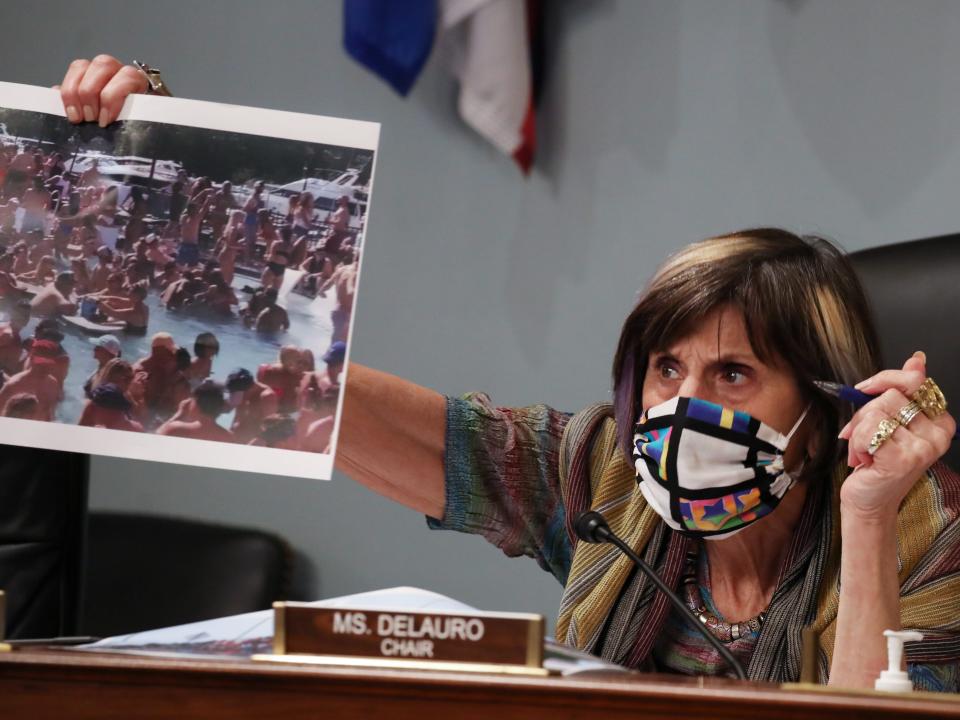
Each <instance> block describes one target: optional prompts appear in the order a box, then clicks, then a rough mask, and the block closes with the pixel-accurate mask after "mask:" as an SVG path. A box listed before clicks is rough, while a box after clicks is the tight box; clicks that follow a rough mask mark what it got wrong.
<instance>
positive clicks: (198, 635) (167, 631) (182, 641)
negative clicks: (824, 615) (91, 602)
mask: <svg viewBox="0 0 960 720" xmlns="http://www.w3.org/2000/svg"><path fill="white" fill-rule="evenodd" d="M309 604H310V605H313V606H314V607H344V608H352V609H357V610H360V609H362V610H413V611H425V610H451V611H462V612H474V611H475V610H476V608H473V607H471V606H470V605H466V604H464V603H462V602H459V601H458V600H454V599H453V598H449V597H447V596H446V595H441V594H440V593H435V592H431V591H429V590H422V589H420V588H415V587H395V588H386V589H384V590H372V591H370V592H364V593H357V594H355V595H343V596H341V597H335V598H330V599H328V600H317V601H315V602H312V603H309ZM257 638H269V639H272V638H273V610H259V611H257V612H252V613H244V614H243V615H230V616H229V617H223V618H214V619H213V620H201V621H200V622H195V623H189V624H187V625H175V626H173V627H168V628H160V629H159V630H145V631H142V632H136V633H131V634H129V635H117V636H115V637H111V638H105V639H103V640H100V641H99V642H95V643H91V644H89V645H82V646H80V648H79V649H81V650H126V649H133V648H136V649H143V648H145V647H147V646H150V647H154V648H156V649H157V650H161V649H162V646H182V645H189V644H201V643H202V644H207V643H218V642H220V643H241V642H244V641H249V640H253V639H257Z"/></svg>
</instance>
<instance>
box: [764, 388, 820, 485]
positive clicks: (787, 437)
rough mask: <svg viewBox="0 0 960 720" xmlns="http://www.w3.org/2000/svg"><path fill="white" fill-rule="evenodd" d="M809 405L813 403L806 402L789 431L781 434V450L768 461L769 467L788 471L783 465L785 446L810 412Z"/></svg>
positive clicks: (792, 474) (801, 467)
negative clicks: (771, 460)
mask: <svg viewBox="0 0 960 720" xmlns="http://www.w3.org/2000/svg"><path fill="white" fill-rule="evenodd" d="M811 407H813V403H812V402H811V403H808V404H807V407H806V408H804V410H803V412H802V413H800V417H799V418H797V421H796V422H795V423H794V424H793V427H792V428H790V432H788V433H787V434H786V435H784V436H783V438H784V440H785V442H784V443H783V451H782V452H781V453H780V454H779V455H777V457H776V459H775V460H774V461H773V462H772V463H770V467H772V468H775V469H777V470H780V471H781V472H789V471H788V470H787V469H786V468H785V467H784V466H783V453H784V452H786V451H787V446H788V445H789V444H790V440H791V438H793V435H794V433H795V432H797V428H799V427H800V423H802V422H803V420H804V418H806V417H807V413H808V412H810V408H811ZM805 462H806V461H804V463H805ZM802 469H803V464H801V465H800V470H802ZM800 470H797V473H799V472H800ZM790 475H791V477H794V479H796V478H795V475H794V473H790ZM792 485H793V483H791V486H792Z"/></svg>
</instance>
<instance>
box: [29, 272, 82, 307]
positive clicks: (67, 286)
mask: <svg viewBox="0 0 960 720" xmlns="http://www.w3.org/2000/svg"><path fill="white" fill-rule="evenodd" d="M75 285H76V282H75V281H74V278H73V273H71V272H62V273H60V274H59V275H57V279H56V280H55V281H54V282H53V284H52V285H48V286H47V287H45V288H44V289H43V290H41V291H40V292H38V293H37V294H36V296H35V297H34V298H33V300H32V301H31V303H30V307H31V308H32V309H33V314H34V315H35V316H37V317H56V316H58V315H76V314H77V303H76V301H74V300H72V299H71V297H72V295H73V289H74V287H75Z"/></svg>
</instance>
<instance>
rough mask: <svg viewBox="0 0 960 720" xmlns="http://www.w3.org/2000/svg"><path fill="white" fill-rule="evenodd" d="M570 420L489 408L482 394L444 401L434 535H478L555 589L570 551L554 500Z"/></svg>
mask: <svg viewBox="0 0 960 720" xmlns="http://www.w3.org/2000/svg"><path fill="white" fill-rule="evenodd" d="M570 417H571V416H570V414H569V413H563V412H559V411H557V410H554V409H552V408H549V407H547V406H546V405H533V406H531V407H525V408H498V407H494V406H493V404H492V403H491V401H490V398H489V397H487V396H486V395H484V394H482V393H471V394H468V395H464V396H463V397H461V398H453V397H448V398H447V430H446V451H445V458H444V467H445V472H446V507H445V510H444V517H443V519H442V520H439V519H437V518H430V517H428V518H427V524H428V525H429V527H431V528H433V529H444V530H459V531H460V532H467V533H476V534H479V535H483V537H485V538H486V539H487V540H488V541H490V542H491V543H493V544H494V545H496V546H497V547H498V548H500V549H501V550H503V552H504V553H506V554H507V555H509V556H511V557H515V556H518V555H526V556H528V557H532V558H534V559H536V561H537V562H538V563H539V564H540V567H542V568H543V569H544V570H546V571H548V572H550V573H552V574H553V575H554V577H556V578H557V580H559V581H560V582H561V583H565V582H566V580H567V574H568V573H569V571H570V557H571V547H570V541H569V538H568V537H567V533H566V516H565V514H564V508H563V503H562V501H561V499H560V476H559V449H560V438H561V436H562V434H563V429H564V427H566V425H567V422H569V420H570Z"/></svg>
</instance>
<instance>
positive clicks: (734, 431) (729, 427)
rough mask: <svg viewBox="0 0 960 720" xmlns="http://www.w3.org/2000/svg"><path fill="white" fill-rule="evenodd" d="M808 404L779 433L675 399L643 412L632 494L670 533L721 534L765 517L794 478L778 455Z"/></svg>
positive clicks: (702, 403) (734, 413)
mask: <svg viewBox="0 0 960 720" xmlns="http://www.w3.org/2000/svg"><path fill="white" fill-rule="evenodd" d="M809 409H810V408H809V406H808V407H807V409H806V410H804V411H803V413H801V415H800V418H799V419H798V420H797V422H796V423H794V425H793V428H791V430H790V432H788V433H787V434H786V435H783V434H781V433H779V432H777V431H776V430H774V429H773V428H772V427H770V426H769V425H766V424H764V423H762V422H760V420H758V419H757V418H755V417H752V416H750V415H748V414H747V413H744V412H740V411H738V410H730V409H729V408H725V407H722V406H721V405H717V404H716V403H712V402H707V401H706V400H700V399H699V398H688V397H675V398H672V399H671V400H667V401H666V402H664V403H661V404H660V405H656V406H654V407H652V408H650V409H648V410H646V411H645V412H644V413H643V415H642V416H641V418H640V421H639V422H638V423H637V426H636V434H635V435H634V438H633V459H634V462H635V464H636V470H637V481H638V482H639V483H640V491H641V492H642V493H643V496H644V498H646V500H647V502H648V503H649V504H650V506H651V507H652V508H653V509H654V510H655V511H656V512H657V514H658V515H660V517H662V518H663V520H664V522H666V523H667V525H669V526H670V527H671V528H673V529H674V530H678V531H680V532H683V533H684V534H686V535H691V536H693V537H700V538H705V539H707V540H717V539H720V538H725V537H729V536H731V535H733V534H735V533H737V532H739V531H741V530H743V529H744V528H745V527H747V526H748V525H750V524H751V523H754V522H756V521H757V520H759V519H760V518H762V517H764V516H765V515H768V514H769V513H770V512H771V511H772V510H773V509H774V508H775V507H776V506H777V505H778V504H780V500H781V499H782V498H783V496H784V495H785V494H786V492H787V490H789V489H790V488H791V487H792V486H793V484H794V482H795V481H796V474H797V473H794V474H793V475H791V474H790V473H788V472H785V471H784V468H783V453H784V451H786V449H787V445H788V444H789V442H790V438H791V437H793V434H794V433H795V432H796V431H797V428H798V427H800V423H801V422H803V419H804V418H805V417H806V415H807V411H808V410H809Z"/></svg>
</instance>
